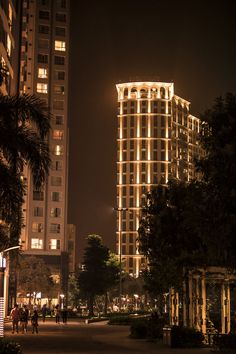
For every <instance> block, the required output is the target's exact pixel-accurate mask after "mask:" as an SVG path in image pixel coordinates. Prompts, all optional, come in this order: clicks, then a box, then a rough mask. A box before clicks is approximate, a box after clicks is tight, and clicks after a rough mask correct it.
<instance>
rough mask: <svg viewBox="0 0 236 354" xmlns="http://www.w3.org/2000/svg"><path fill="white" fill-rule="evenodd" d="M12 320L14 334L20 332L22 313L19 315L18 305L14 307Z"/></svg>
mask: <svg viewBox="0 0 236 354" xmlns="http://www.w3.org/2000/svg"><path fill="white" fill-rule="evenodd" d="M10 316H11V319H12V333H14V332H15V330H16V333H18V332H19V319H20V313H19V307H18V305H17V304H15V306H14V307H13V309H12V310H11V313H10Z"/></svg>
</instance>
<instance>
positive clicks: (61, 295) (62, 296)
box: [60, 294, 65, 310]
mask: <svg viewBox="0 0 236 354" xmlns="http://www.w3.org/2000/svg"><path fill="white" fill-rule="evenodd" d="M64 297H65V295H64V294H60V299H61V310H63V308H64Z"/></svg>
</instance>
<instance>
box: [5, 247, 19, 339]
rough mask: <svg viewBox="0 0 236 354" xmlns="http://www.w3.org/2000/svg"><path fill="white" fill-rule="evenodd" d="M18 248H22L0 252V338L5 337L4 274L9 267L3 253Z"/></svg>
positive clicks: (10, 248) (11, 248)
mask: <svg viewBox="0 0 236 354" xmlns="http://www.w3.org/2000/svg"><path fill="white" fill-rule="evenodd" d="M17 248H20V246H13V247H9V248H6V249H5V250H3V251H1V252H0V337H4V273H5V269H6V265H7V264H6V258H4V257H3V253H6V252H9V251H11V250H14V249H17Z"/></svg>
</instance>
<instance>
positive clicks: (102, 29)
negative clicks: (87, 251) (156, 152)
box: [68, 0, 236, 261]
mask: <svg viewBox="0 0 236 354" xmlns="http://www.w3.org/2000/svg"><path fill="white" fill-rule="evenodd" d="M130 80H134V81H135V80H149V81H152V80H154V81H155V80H156V81H158V80H159V81H163V82H174V85H175V93H176V94H177V95H178V96H181V97H183V98H185V99H187V100H189V101H191V103H192V105H191V113H192V114H194V115H199V114H200V113H203V112H204V110H205V109H206V108H207V107H209V106H211V104H212V102H213V100H214V98H215V97H217V96H220V95H224V94H225V93H226V92H234V93H236V2H235V1H234V0H231V1H230V0H221V1H217V0H189V1H181V0H179V1H171V0H169V1H166V0H162V1H160V0H142V1H141V0H136V1H134V0H120V1H117V0H110V1H105V0H94V1H91V0H90V1H89V0H88V1H76V0H71V43H70V79H69V86H70V87H69V95H70V102H69V116H70V119H69V128H70V166H69V214H68V222H69V223H74V224H76V227H77V235H78V238H79V244H78V246H79V255H80V257H81V256H82V255H83V248H84V245H85V238H86V236H87V235H88V234H91V233H96V234H99V235H101V236H102V237H103V240H104V243H105V244H106V245H107V246H108V247H110V248H112V249H113V248H114V245H115V215H114V212H113V213H112V207H114V206H116V129H117V127H116V99H117V97H116V89H115V84H116V83H118V82H127V81H130ZM80 261H81V258H80Z"/></svg>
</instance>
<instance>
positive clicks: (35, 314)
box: [31, 310, 39, 333]
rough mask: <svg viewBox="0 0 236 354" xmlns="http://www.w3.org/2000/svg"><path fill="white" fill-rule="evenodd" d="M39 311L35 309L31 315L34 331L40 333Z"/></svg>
mask: <svg viewBox="0 0 236 354" xmlns="http://www.w3.org/2000/svg"><path fill="white" fill-rule="evenodd" d="M38 317H39V316H38V311H37V310H34V312H33V316H32V317H31V324H32V333H34V332H36V333H38V325H39V324H38Z"/></svg>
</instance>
